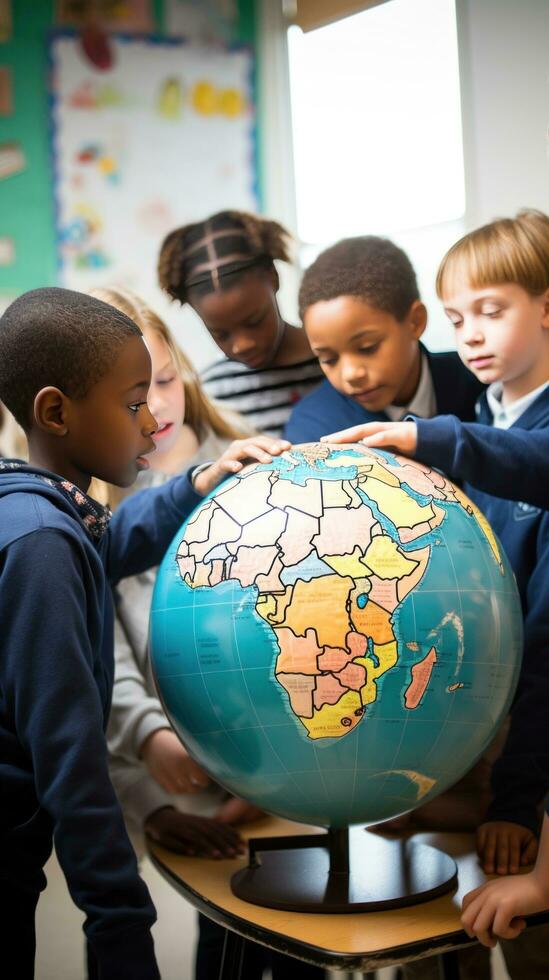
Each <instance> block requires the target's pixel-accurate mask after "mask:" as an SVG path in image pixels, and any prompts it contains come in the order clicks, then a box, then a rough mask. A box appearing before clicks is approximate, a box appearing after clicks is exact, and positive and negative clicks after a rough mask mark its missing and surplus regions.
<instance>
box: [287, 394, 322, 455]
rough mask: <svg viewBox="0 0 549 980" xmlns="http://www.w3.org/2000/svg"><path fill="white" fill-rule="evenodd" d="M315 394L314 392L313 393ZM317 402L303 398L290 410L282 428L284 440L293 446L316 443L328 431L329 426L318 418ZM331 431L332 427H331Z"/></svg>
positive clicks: (318, 406) (316, 400)
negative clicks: (302, 443) (301, 443)
mask: <svg viewBox="0 0 549 980" xmlns="http://www.w3.org/2000/svg"><path fill="white" fill-rule="evenodd" d="M315 394H316V392H315ZM319 408H320V405H319V400H318V398H317V399H315V400H314V401H313V400H311V399H309V398H303V399H302V400H301V401H300V402H298V403H297V405H296V406H295V407H294V408H293V409H292V413H291V415H290V418H289V419H288V421H287V422H286V426H285V428H284V438H285V439H288V441H289V442H293V443H294V444H297V443H300V442H317V441H318V440H319V439H320V437H321V436H323V435H325V433H326V432H327V431H328V430H329V429H330V425H329V424H328V425H326V422H325V421H324V420H323V418H322V417H321V416H320V413H319ZM332 429H333V427H332Z"/></svg>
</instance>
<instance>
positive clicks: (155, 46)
mask: <svg viewBox="0 0 549 980" xmlns="http://www.w3.org/2000/svg"><path fill="white" fill-rule="evenodd" d="M110 44H111V54H112V67H110V68H109V69H108V70H98V69H96V68H95V67H94V66H93V64H92V63H91V62H89V61H88V59H87V58H86V56H85V54H84V53H83V51H82V48H81V46H80V44H79V42H78V39H77V38H76V37H74V36H71V35H67V34H66V33H59V34H57V35H54V36H53V37H52V39H51V42H50V61H51V72H50V121H51V147H52V163H53V172H54V196H55V210H56V217H55V228H56V239H57V257H58V266H59V280H60V282H61V283H62V284H63V285H65V286H68V287H70V288H72V289H80V290H87V289H89V288H91V287H93V286H97V285H101V284H102V283H106V282H108V283H114V282H118V283H124V284H126V285H128V286H130V287H133V288H134V289H137V290H138V291H140V292H141V293H149V292H150V287H151V286H152V284H153V283H154V282H155V280H156V265H157V260H158V251H159V247H160V243H161V241H162V239H163V238H164V236H165V235H166V234H167V233H168V232H169V231H171V230H172V229H173V228H175V227H177V226H178V225H181V224H184V223H187V222H189V221H195V220H199V219H201V218H204V217H206V216H207V215H208V214H210V213H213V212H215V211H218V210H221V209H224V208H238V209H242V210H251V211H255V210H257V209H258V196H257V175H256V152H255V124H254V106H253V94H252V93H253V87H252V71H253V59H252V55H251V52H250V51H249V49H247V48H245V47H242V46H240V47H223V46H222V45H216V46H211V47H201V46H199V45H197V44H196V43H192V42H185V41H184V40H181V39H166V38H154V37H136V36H131V35H115V36H111V38H110Z"/></svg>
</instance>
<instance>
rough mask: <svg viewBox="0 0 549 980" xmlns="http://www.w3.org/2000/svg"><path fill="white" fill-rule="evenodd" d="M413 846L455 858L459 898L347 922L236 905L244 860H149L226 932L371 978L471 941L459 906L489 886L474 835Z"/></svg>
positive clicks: (249, 832)
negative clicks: (236, 881)
mask: <svg viewBox="0 0 549 980" xmlns="http://www.w3.org/2000/svg"><path fill="white" fill-rule="evenodd" d="M318 830H319V828H317V827H306V826H303V825H301V824H296V823H291V822H290V821H287V820H281V819H278V818H275V817H267V818H265V819H264V820H262V821H260V822H257V823H254V824H250V825H248V826H246V827H243V828H242V836H243V837H244V838H246V839H247V838H248V837H254V838H258V837H272V836H275V835H283V834H313V833H318ZM414 840H417V841H419V842H421V843H427V844H431V845H432V846H434V847H438V848H439V849H440V850H442V851H445V852H446V853H447V854H450V855H451V856H452V857H453V858H454V859H455V861H456V863H457V866H458V889H457V891H454V892H453V893H450V894H447V895H444V896H443V897H440V898H436V899H434V900H432V901H429V902H425V903H423V904H421V905H415V906H411V907H410V906H409V907H407V908H402V909H391V910H388V911H383V912H366V913H364V912H363V913H353V914H343V915H341V914H319V913H304V912H286V911H279V910H274V909H268V908H262V907H260V906H257V905H251V904H250V903H248V902H244V901H242V900H241V899H238V898H236V897H235V896H234V895H233V893H232V891H231V886H230V881H231V877H232V875H233V874H234V873H235V871H237V870H239V869H240V868H243V867H245V866H246V863H247V859H246V857H244V856H243V857H239V858H235V859H233V860H221V861H213V860H208V859H205V858H189V857H181V856H179V855H177V854H174V853H172V852H170V851H168V850H166V849H165V848H163V847H160V846H158V845H156V844H154V843H149V854H150V856H151V859H152V861H153V863H154V864H155V866H156V867H157V868H158V870H159V871H160V872H161V873H162V874H163V875H164V877H166V878H167V879H168V881H170V882H171V884H172V885H174V887H175V888H177V889H178V890H179V891H180V892H181V894H182V895H184V896H185V898H187V899H188V900H189V901H190V902H191V904H193V905H194V906H195V907H196V908H197V909H198V910H199V911H200V912H203V913H204V914H205V915H207V916H209V917H210V918H211V919H214V920H215V921H216V922H218V923H219V924H220V925H223V926H225V927H226V928H227V929H231V930H233V931H234V932H237V933H239V934H240V935H242V936H245V937H246V938H248V939H252V940H255V941H257V942H262V943H263V944H264V945H266V946H270V947H272V948H273V949H278V950H282V951H284V952H288V953H290V954H293V955H295V956H299V957H300V958H301V959H305V960H308V961H309V962H313V963H318V964H321V965H323V966H325V967H327V968H331V969H334V968H335V969H338V968H339V969H346V970H353V969H356V970H359V969H361V970H365V971H366V970H373V969H375V968H376V967H378V968H379V967H381V966H383V965H387V966H388V965H390V964H394V963H398V962H404V961H406V960H410V959H415V958H419V957H423V956H429V955H436V954H439V953H441V952H443V951H444V950H447V949H451V948H455V947H458V946H461V945H466V944H467V943H469V942H470V940H469V939H468V937H467V935H466V934H465V933H464V931H463V929H462V928H461V923H460V907H461V900H462V898H463V895H465V894H466V892H468V891H470V890H471V889H472V888H476V887H477V886H478V885H479V884H482V882H483V881H485V880H486V879H485V876H484V874H483V872H482V871H481V869H480V867H479V865H478V862H477V857H476V854H475V851H474V838H473V836H472V835H471V834H450V833H424V834H417V835H415V836H414Z"/></svg>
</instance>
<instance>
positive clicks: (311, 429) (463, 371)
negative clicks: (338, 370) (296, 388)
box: [284, 344, 483, 443]
mask: <svg viewBox="0 0 549 980" xmlns="http://www.w3.org/2000/svg"><path fill="white" fill-rule="evenodd" d="M420 347H421V350H422V352H423V353H424V354H426V355H427V357H428V359H429V370H430V372H431V378H432V380H433V387H434V390H435V400H436V406H437V414H440V415H447V414H449V413H452V414H453V415H459V417H460V418H462V419H465V420H466V421H469V420H471V421H473V420H474V418H475V402H476V400H477V398H478V396H479V395H480V393H481V391H482V388H483V386H482V385H481V384H480V382H479V381H477V379H476V378H475V377H474V375H473V374H471V372H470V371H468V370H467V368H466V367H464V365H463V364H462V362H461V360H460V359H459V357H458V355H457V354H456V353H455V351H446V352H444V353H437V354H431V353H430V352H429V351H427V350H426V348H425V347H424V346H423V344H420ZM388 421H389V416H388V415H387V414H386V412H369V411H368V409H367V408H364V406H363V405H359V403H358V402H356V401H353V399H352V398H349V397H348V396H347V395H342V394H341V392H340V391H337V389H336V388H334V386H333V385H331V384H330V382H329V381H328V380H324V381H323V382H322V384H320V385H319V386H318V387H317V388H315V389H314V391H311V392H310V394H308V395H306V396H305V398H302V399H301V401H299V402H298V403H297V405H296V406H295V408H294V409H293V411H292V414H291V415H290V418H289V419H288V422H287V424H286V428H285V430H284V437H285V438H286V439H289V440H290V442H294V443H298V442H315V440H317V439H320V437H321V436H325V435H328V433H330V432H337V431H339V430H340V429H347V428H348V427H349V426H351V425H364V423H365V422H388Z"/></svg>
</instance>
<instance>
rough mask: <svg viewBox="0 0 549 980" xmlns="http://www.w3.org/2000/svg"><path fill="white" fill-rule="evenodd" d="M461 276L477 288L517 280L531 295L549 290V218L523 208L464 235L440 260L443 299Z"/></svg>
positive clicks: (439, 284)
mask: <svg viewBox="0 0 549 980" xmlns="http://www.w3.org/2000/svg"><path fill="white" fill-rule="evenodd" d="M458 279H465V280H466V282H467V283H468V284H469V285H470V286H471V287H472V288H473V289H480V288H482V287H484V286H497V285H503V284H505V283H515V284H516V285H517V286H521V287H522V288H523V289H524V290H525V291H526V292H527V293H529V294H530V295H531V296H539V295H540V294H541V293H543V292H544V291H545V290H546V289H549V217H548V216H547V215H546V214H544V213H543V212H542V211H534V210H528V211H519V212H518V214H517V216H516V218H499V219H498V220H497V221H492V222H491V223H490V224H488V225H483V226H482V228H477V229H476V230H475V231H472V232H470V233H469V234H468V235H464V237H463V238H460V240H459V241H458V242H456V243H455V245H452V247H451V249H449V251H448V252H447V253H446V255H445V256H444V258H443V260H442V262H441V263H440V266H439V270H438V273H437V279H436V290H437V295H438V296H439V298H440V299H443V298H444V296H445V295H446V296H447V295H448V292H449V290H451V288H452V285H453V284H454V283H455V282H456V280H458Z"/></svg>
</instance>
